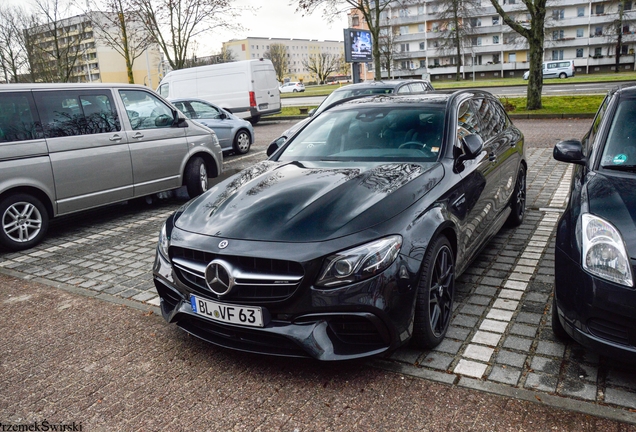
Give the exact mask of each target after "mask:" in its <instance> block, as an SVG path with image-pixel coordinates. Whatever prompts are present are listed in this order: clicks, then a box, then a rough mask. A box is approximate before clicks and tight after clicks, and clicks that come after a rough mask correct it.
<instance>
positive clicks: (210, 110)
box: [190, 101, 221, 119]
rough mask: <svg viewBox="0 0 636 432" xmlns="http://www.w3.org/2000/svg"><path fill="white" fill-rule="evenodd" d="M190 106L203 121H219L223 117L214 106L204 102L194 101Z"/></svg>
mask: <svg viewBox="0 0 636 432" xmlns="http://www.w3.org/2000/svg"><path fill="white" fill-rule="evenodd" d="M190 106H191V107H192V110H193V111H194V114H195V115H196V117H194V118H201V119H218V118H220V117H221V112H220V111H219V110H218V109H216V108H215V107H213V106H212V105H208V104H206V103H203V102H198V101H192V102H190Z"/></svg>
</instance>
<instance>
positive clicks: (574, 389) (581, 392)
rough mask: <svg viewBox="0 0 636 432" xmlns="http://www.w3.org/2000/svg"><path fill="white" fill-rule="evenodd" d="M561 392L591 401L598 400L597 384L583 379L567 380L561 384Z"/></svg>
mask: <svg viewBox="0 0 636 432" xmlns="http://www.w3.org/2000/svg"><path fill="white" fill-rule="evenodd" d="M559 394H561V395H566V396H574V397H577V398H580V399H585V400H589V401H595V400H596V385H592V384H589V383H585V382H581V381H571V380H565V381H564V382H563V384H562V385H561V389H560V390H559Z"/></svg>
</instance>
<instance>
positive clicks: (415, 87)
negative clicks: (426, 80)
mask: <svg viewBox="0 0 636 432" xmlns="http://www.w3.org/2000/svg"><path fill="white" fill-rule="evenodd" d="M409 87H410V88H411V93H424V92H425V91H426V88H425V87H424V84H422V83H419V82H418V83H412V84H409Z"/></svg>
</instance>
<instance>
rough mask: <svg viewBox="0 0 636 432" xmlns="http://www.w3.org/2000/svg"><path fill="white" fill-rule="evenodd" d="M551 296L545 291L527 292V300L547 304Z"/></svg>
mask: <svg viewBox="0 0 636 432" xmlns="http://www.w3.org/2000/svg"><path fill="white" fill-rule="evenodd" d="M549 298H550V296H549V295H548V294H545V293H539V292H529V293H527V294H526V297H525V299H524V300H525V301H529V302H536V303H543V304H546V303H547V302H548V300H549Z"/></svg>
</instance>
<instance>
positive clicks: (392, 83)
mask: <svg viewBox="0 0 636 432" xmlns="http://www.w3.org/2000/svg"><path fill="white" fill-rule="evenodd" d="M416 82H421V83H426V84H430V82H429V81H427V80H419V79H409V80H384V81H365V82H361V83H355V84H348V85H346V86H344V87H340V88H338V89H336V90H334V91H346V90H351V89H361V88H376V87H381V88H396V87H399V86H401V85H403V84H409V83H416Z"/></svg>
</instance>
